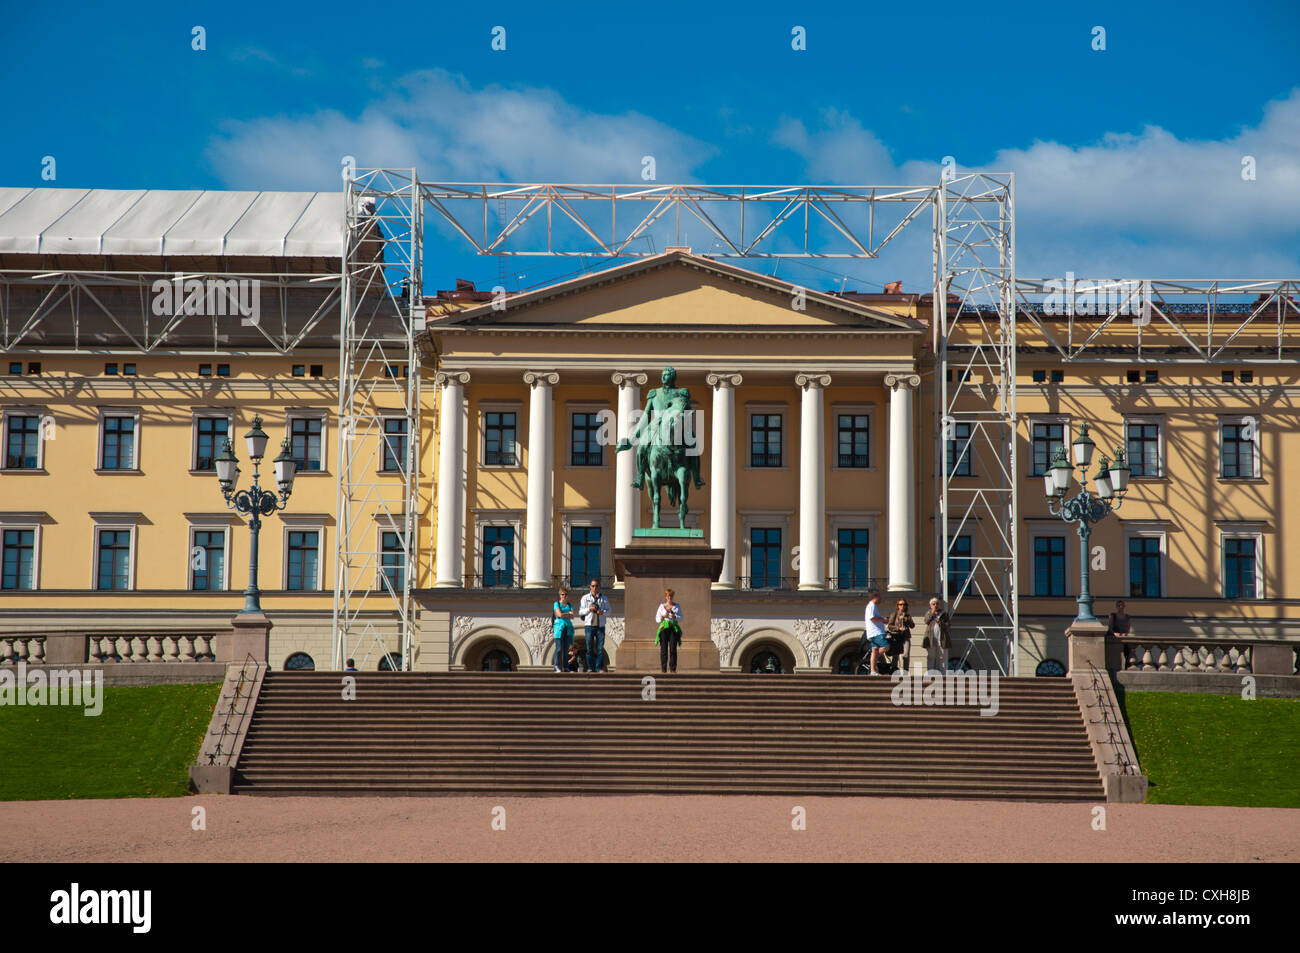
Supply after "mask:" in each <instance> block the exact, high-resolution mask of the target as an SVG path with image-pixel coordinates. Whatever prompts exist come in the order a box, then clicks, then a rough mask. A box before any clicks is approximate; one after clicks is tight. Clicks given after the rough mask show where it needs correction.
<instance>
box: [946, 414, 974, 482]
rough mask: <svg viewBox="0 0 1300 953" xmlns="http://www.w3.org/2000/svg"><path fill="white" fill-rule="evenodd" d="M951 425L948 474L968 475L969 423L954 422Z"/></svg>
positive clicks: (969, 469)
mask: <svg viewBox="0 0 1300 953" xmlns="http://www.w3.org/2000/svg"><path fill="white" fill-rule="evenodd" d="M951 426H952V437H951V439H949V440H948V475H949V476H970V475H971V468H970V442H971V439H970V436H971V425H970V424H969V423H956V422H954V423H953V424H952V425H951Z"/></svg>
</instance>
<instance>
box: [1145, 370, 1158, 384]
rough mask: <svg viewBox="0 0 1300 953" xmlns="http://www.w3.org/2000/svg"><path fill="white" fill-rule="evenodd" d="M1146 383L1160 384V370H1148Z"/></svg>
mask: <svg viewBox="0 0 1300 953" xmlns="http://www.w3.org/2000/svg"><path fill="white" fill-rule="evenodd" d="M1146 383H1148V384H1159V383H1160V372H1159V371H1147V372H1146Z"/></svg>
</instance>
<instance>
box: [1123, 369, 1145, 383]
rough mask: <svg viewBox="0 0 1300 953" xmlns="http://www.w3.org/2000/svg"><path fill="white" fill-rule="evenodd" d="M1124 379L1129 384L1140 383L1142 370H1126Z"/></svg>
mask: <svg viewBox="0 0 1300 953" xmlns="http://www.w3.org/2000/svg"><path fill="white" fill-rule="evenodd" d="M1126 379H1127V380H1128V382H1129V383H1130V384H1140V383H1142V372H1141V371H1128V372H1127V374H1126Z"/></svg>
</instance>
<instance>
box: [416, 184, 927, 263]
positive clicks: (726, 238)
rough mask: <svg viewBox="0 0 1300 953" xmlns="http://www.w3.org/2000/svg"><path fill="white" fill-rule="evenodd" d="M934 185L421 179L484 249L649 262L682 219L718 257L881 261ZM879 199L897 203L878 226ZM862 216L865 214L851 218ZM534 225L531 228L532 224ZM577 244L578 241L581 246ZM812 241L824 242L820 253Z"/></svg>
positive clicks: (440, 208) (679, 232)
mask: <svg viewBox="0 0 1300 953" xmlns="http://www.w3.org/2000/svg"><path fill="white" fill-rule="evenodd" d="M934 191H935V190H934V189H933V188H932V187H923V188H907V187H893V186H812V185H783V186H744V185H555V184H504V185H487V184H471V183H463V182H450V183H432V182H425V183H421V184H420V193H421V195H422V196H423V198H424V201H426V202H428V203H429V206H430V208H431V209H432V211H433V212H434V213H435V214H436V215H437V216H439V217H441V218H442V219H443V220H444V221H446V223H447V224H448V225H450V226H451V228H452V230H453V231H455V232H456V233H457V234H459V235H460V236H461V237H462V238H464V239H465V240H466V241H467V242H469V244H470V245H472V246H473V247H474V249H475V251H477V252H478V253H479V254H480V255H500V256H503V257H552V258H555V257H558V258H566V257H567V258H580V257H589V256H591V255H599V256H607V257H611V258H645V257H650V256H652V255H654V254H655V251H654V250H653V245H650V247H645V245H647V244H649V243H644V244H642V243H640V240H641V239H643V238H644V237H645V236H647V235H650V234H651V230H652V229H653V228H654V227H655V226H660V227H661V228H667V229H669V230H670V231H671V232H672V235H673V238H672V239H671V243H672V244H677V245H681V244H684V236H685V233H684V230H683V227H682V226H683V223H684V224H685V225H687V226H699V227H701V228H703V229H704V231H705V232H706V233H707V234H708V235H709V236H710V237H711V238H712V240H713V241H714V243H715V244H714V251H712V252H710V254H711V255H713V257H718V258H846V259H861V258H875V257H877V256H878V255H879V253H880V251H881V249H883V248H884V247H885V246H887V245H888V244H889V243H890V242H891V241H893V240H894V238H895V237H897V236H898V235H899V234H900V233H901V232H902V231H903V230H904V229H905V228H906V227H907V225H908V224H909V223H910V222H912V221H913V220H914V219H916V218H917V217H918V216H920V215H921V214H922V213H923V212H925V211H926V209H928V208H929V207H930V205H931V204H932V200H933V195H934ZM879 205H897V206H899V208H897V209H895V210H894V213H893V214H892V215H889V216H886V217H885V220H884V221H882V222H877V220H876V219H877V211H876V208H877V206H879ZM855 212H859V213H861V214H858V215H854V214H853V213H855ZM534 222H536V223H537V224H536V225H535V226H534V229H535V230H534V231H533V232H528V231H526V226H528V225H529V224H530V223H534ZM577 242H581V243H582V244H581V247H576V243H577ZM814 244H817V245H821V246H823V247H822V249H821V250H817V249H815V248H814V247H813V246H814Z"/></svg>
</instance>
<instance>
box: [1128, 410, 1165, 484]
mask: <svg viewBox="0 0 1300 953" xmlns="http://www.w3.org/2000/svg"><path fill="white" fill-rule="evenodd" d="M1125 432H1126V433H1127V435H1128V465H1129V470H1130V472H1129V476H1134V477H1158V476H1160V425H1159V424H1153V423H1131V424H1128V425H1127V426H1126V427H1125Z"/></svg>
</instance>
